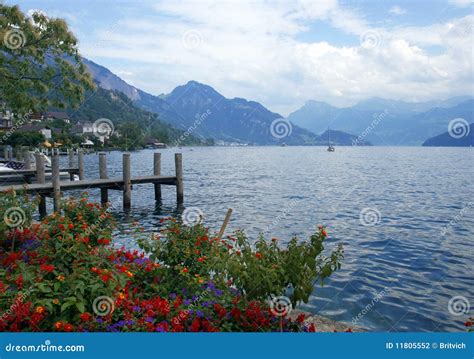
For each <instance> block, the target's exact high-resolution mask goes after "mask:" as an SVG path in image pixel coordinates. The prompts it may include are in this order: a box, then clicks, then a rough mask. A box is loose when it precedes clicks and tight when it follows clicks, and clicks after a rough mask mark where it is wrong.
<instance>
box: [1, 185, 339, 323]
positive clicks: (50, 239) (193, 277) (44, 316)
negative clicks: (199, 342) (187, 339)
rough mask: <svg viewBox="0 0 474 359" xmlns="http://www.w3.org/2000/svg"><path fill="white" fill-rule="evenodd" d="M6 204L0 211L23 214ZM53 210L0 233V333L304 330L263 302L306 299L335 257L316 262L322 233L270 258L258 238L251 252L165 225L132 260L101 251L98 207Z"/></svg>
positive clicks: (195, 229)
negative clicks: (282, 297)
mask: <svg viewBox="0 0 474 359" xmlns="http://www.w3.org/2000/svg"><path fill="white" fill-rule="evenodd" d="M10 197H11V198H9V199H5V198H2V202H0V203H1V204H2V206H5V205H6V206H8V205H10V204H12V203H13V204H15V205H19V206H26V204H24V203H22V202H21V199H20V198H19V197H18V196H16V195H14V194H13V195H10ZM21 208H23V207H21ZM63 208H64V210H63V215H59V214H53V215H51V216H49V217H47V218H45V219H44V220H43V221H42V222H41V223H36V224H32V223H31V217H28V219H27V220H25V222H24V225H23V226H22V227H17V228H14V229H12V228H11V227H5V226H4V227H2V228H1V229H2V232H1V234H2V237H1V239H0V243H2V245H1V246H0V261H1V263H2V268H1V269H0V278H1V279H0V313H2V316H1V317H0V331H179V332H181V331H208V332H213V331H314V330H315V328H314V325H310V326H307V325H305V323H304V316H300V317H298V318H297V319H296V320H292V319H290V318H289V317H288V315H287V313H283V314H282V313H277V312H275V311H274V310H273V308H272V306H271V302H269V301H268V300H269V299H270V297H271V296H278V295H281V294H284V292H285V288H286V287H288V286H292V287H293V288H294V292H293V294H292V295H291V299H292V301H293V302H294V303H296V302H297V301H300V300H303V301H305V300H307V299H308V296H309V294H310V293H311V292H312V290H313V287H312V285H313V280H315V279H318V278H319V279H324V278H325V277H327V276H328V275H330V274H331V273H332V271H333V270H335V269H337V268H339V259H340V258H341V257H342V249H341V248H338V249H336V251H334V252H333V253H332V254H331V255H330V256H329V257H328V258H325V257H322V256H321V253H322V251H323V246H322V242H323V240H324V239H325V237H326V234H325V230H324V228H322V227H321V228H320V229H319V230H318V232H317V233H316V234H314V235H313V236H312V237H311V238H310V241H309V242H303V243H299V242H297V241H296V239H293V240H292V241H291V242H290V243H289V245H288V246H287V248H285V249H280V248H279V247H278V245H277V242H276V241H272V242H271V243H266V242H265V241H264V240H263V238H260V239H259V240H258V241H257V243H256V245H255V249H253V247H252V246H251V245H250V244H249V242H248V241H247V239H246V237H245V235H244V233H243V232H238V233H236V234H235V236H231V237H229V238H226V239H224V240H222V239H219V238H215V236H213V235H211V234H210V233H209V231H208V229H207V228H205V227H203V226H202V225H196V226H184V225H182V224H179V223H177V222H176V221H175V220H173V219H170V220H169V221H168V225H167V226H166V228H165V229H164V230H163V231H161V232H160V234H158V235H154V236H153V237H152V238H149V237H144V236H141V238H139V244H140V246H141V249H142V250H143V251H142V252H139V251H127V250H125V249H124V248H121V249H117V248H114V247H113V246H111V243H110V242H111V238H112V229H113V222H114V221H113V218H112V216H111V215H110V213H109V212H108V210H107V209H106V208H102V207H100V206H99V205H96V204H93V203H89V202H88V200H87V198H85V197H83V198H80V199H78V200H71V201H68V202H66V203H64V205H63ZM1 210H2V211H3V212H5V210H6V208H5V207H2V208H1ZM13 232H14V234H12V233H13ZM138 233H140V231H139V230H138ZM12 235H14V236H15V238H16V240H17V242H16V243H17V244H18V245H15V246H14V247H13V249H12V247H11V246H9V245H5V243H10V242H8V240H9V238H11V236H12ZM10 244H11V243H10Z"/></svg>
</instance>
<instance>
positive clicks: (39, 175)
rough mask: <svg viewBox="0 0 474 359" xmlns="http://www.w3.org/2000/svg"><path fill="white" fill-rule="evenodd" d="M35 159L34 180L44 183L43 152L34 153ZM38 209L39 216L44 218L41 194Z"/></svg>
mask: <svg viewBox="0 0 474 359" xmlns="http://www.w3.org/2000/svg"><path fill="white" fill-rule="evenodd" d="M35 161H36V182H38V183H45V181H46V179H45V173H44V158H43V154H42V153H39V152H36V153H35ZM38 211H39V214H40V218H44V217H45V216H46V198H45V196H44V195H43V194H41V195H40V202H39V204H38Z"/></svg>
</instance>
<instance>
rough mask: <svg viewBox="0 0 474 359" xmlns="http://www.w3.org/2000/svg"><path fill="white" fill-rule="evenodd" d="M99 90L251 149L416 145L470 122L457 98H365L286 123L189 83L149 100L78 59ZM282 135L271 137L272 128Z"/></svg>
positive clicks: (318, 107) (302, 112)
mask: <svg viewBox="0 0 474 359" xmlns="http://www.w3.org/2000/svg"><path fill="white" fill-rule="evenodd" d="M83 61H84V63H85V64H86V65H87V67H88V68H89V70H90V72H91V74H92V75H93V77H94V80H95V81H96V82H97V83H98V84H99V86H100V87H102V88H104V89H107V90H116V91H120V92H122V93H123V94H125V95H126V96H127V97H128V98H129V99H131V100H132V101H133V103H134V104H135V105H136V106H138V107H140V108H142V109H144V110H146V111H150V112H152V113H155V114H157V115H158V117H159V118H160V119H161V120H163V121H165V122H167V123H169V124H171V125H173V126H174V127H176V128H178V129H181V130H183V131H188V132H191V133H192V135H194V136H197V137H200V138H202V139H205V138H213V139H215V140H221V141H225V142H237V143H249V144H257V145H275V144H282V143H286V144H289V145H325V144H327V138H328V133H327V132H324V131H327V130H328V129H329V128H331V131H335V132H334V134H332V132H330V133H329V137H330V138H331V143H333V144H336V145H352V144H354V143H356V144H357V145H368V144H375V145H421V144H422V143H423V142H424V141H425V140H426V139H427V138H430V137H432V136H435V135H437V134H439V133H442V132H444V131H446V129H447V126H448V123H449V121H450V120H452V119H454V118H463V119H465V120H467V121H468V122H472V121H474V113H473V110H474V99H473V98H472V97H471V96H458V97H453V98H449V99H446V100H440V101H426V102H405V101H398V100H389V99H383V98H371V99H367V100H364V101H361V102H359V103H357V104H356V105H354V106H351V107H345V108H338V107H334V106H332V105H330V104H327V103H325V102H319V101H314V100H310V101H308V102H306V103H305V104H304V105H303V106H302V107H301V108H300V109H298V110H296V111H295V112H293V113H291V114H290V115H289V116H288V117H287V118H286V119H284V118H283V116H281V115H280V114H278V113H275V112H272V111H270V110H269V109H267V108H266V107H264V106H263V105H261V104H260V103H258V102H255V101H250V100H246V99H243V98H233V99H228V98H226V97H224V96H223V95H221V94H220V93H219V92H217V91H216V90H215V89H214V88H212V87H211V86H208V85H205V84H202V83H199V82H196V81H189V82H188V83H186V84H184V85H181V86H178V87H176V88H175V89H174V90H173V91H171V93H169V94H162V95H159V96H156V95H152V94H150V93H147V92H145V91H142V90H141V89H138V88H136V87H134V86H132V85H129V84H128V83H127V82H125V81H124V80H122V79H121V78H120V77H118V76H117V75H115V74H114V73H112V72H111V71H110V70H108V69H107V68H105V67H103V66H101V65H98V64H96V63H94V62H93V61H90V60H88V59H85V58H84V59H83ZM278 125H280V128H279V129H280V130H281V129H283V130H284V131H286V132H285V133H283V135H284V136H278V135H277V136H275V131H274V130H275V128H278V127H277V126H278Z"/></svg>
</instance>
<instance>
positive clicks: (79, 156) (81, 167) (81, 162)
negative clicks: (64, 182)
mask: <svg viewBox="0 0 474 359" xmlns="http://www.w3.org/2000/svg"><path fill="white" fill-rule="evenodd" d="M77 163H78V167H79V180H81V181H82V180H83V179H84V150H82V149H80V150H79V152H78V154H77Z"/></svg>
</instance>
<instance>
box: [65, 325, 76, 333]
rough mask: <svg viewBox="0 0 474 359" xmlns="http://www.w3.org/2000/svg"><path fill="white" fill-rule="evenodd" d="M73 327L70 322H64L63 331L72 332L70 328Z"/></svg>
mask: <svg viewBox="0 0 474 359" xmlns="http://www.w3.org/2000/svg"><path fill="white" fill-rule="evenodd" d="M73 329H74V326H73V325H72V324H69V323H67V324H64V331H65V332H72V330H73Z"/></svg>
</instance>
